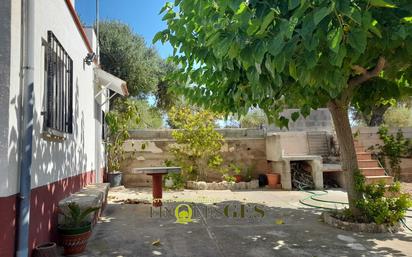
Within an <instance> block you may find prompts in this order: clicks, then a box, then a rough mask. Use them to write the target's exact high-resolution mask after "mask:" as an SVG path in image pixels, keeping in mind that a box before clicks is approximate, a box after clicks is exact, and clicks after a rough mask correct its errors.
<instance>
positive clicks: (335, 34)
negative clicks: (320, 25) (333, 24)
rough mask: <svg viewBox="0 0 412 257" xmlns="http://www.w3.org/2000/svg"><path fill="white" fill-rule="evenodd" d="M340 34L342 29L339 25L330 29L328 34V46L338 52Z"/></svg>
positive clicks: (341, 34) (340, 39)
mask: <svg viewBox="0 0 412 257" xmlns="http://www.w3.org/2000/svg"><path fill="white" fill-rule="evenodd" d="M342 36H343V30H342V28H341V27H338V28H337V29H335V30H332V31H330V32H329V34H328V38H329V48H330V49H331V50H332V51H333V52H335V53H337V52H339V45H340V42H341V41H342Z"/></svg>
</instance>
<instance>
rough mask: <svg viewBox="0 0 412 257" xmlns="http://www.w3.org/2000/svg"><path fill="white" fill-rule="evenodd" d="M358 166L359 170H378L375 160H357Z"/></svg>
mask: <svg viewBox="0 0 412 257" xmlns="http://www.w3.org/2000/svg"><path fill="white" fill-rule="evenodd" d="M358 166H359V168H376V167H379V168H380V166H379V163H378V161H377V160H358Z"/></svg>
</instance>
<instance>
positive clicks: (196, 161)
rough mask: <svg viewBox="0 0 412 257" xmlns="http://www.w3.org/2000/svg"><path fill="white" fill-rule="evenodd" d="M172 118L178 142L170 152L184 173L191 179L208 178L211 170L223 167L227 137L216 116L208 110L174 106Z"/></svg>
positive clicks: (171, 111)
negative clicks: (216, 126) (222, 132)
mask: <svg viewBox="0 0 412 257" xmlns="http://www.w3.org/2000/svg"><path fill="white" fill-rule="evenodd" d="M169 119H170V122H171V123H172V124H173V126H174V127H176V128H177V130H174V131H173V133H172V136H173V138H174V139H175V140H176V143H175V144H172V145H170V151H171V153H172V154H173V156H174V161H173V163H174V164H175V165H177V166H180V167H181V168H182V175H183V176H184V177H185V178H187V179H195V180H198V179H199V178H201V179H207V173H208V172H209V171H212V170H219V169H220V165H221V164H222V162H223V158H222V156H221V153H220V150H221V148H222V144H223V142H224V139H223V136H222V135H221V134H219V133H218V132H217V131H216V130H215V123H214V122H215V119H216V115H215V114H214V113H212V112H209V111H206V110H201V111H195V110H191V109H190V108H188V107H183V108H179V109H177V108H174V107H173V108H171V110H170V112H169Z"/></svg>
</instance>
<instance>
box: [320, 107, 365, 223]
mask: <svg viewBox="0 0 412 257" xmlns="http://www.w3.org/2000/svg"><path fill="white" fill-rule="evenodd" d="M328 109H329V111H330V112H331V114H332V119H333V124H334V125H335V131H336V136H337V138H338V143H339V148H340V154H341V163H342V169H343V171H344V172H345V183H346V190H347V191H348V200H349V208H350V210H351V212H352V214H353V215H354V216H359V215H360V211H359V209H358V208H357V207H356V201H357V200H359V199H361V198H362V194H360V193H359V192H357V191H356V189H355V178H354V174H355V172H356V171H357V170H358V161H357V158H356V151H355V146H354V143H353V136H352V130H351V127H350V123H349V116H348V104H345V103H342V102H339V101H335V100H332V101H330V102H329V103H328Z"/></svg>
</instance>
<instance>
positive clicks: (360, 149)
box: [355, 146, 365, 152]
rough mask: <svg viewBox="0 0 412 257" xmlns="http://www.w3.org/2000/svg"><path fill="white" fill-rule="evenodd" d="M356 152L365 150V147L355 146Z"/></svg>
mask: <svg viewBox="0 0 412 257" xmlns="http://www.w3.org/2000/svg"><path fill="white" fill-rule="evenodd" d="M355 150H356V152H365V147H363V146H355Z"/></svg>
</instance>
